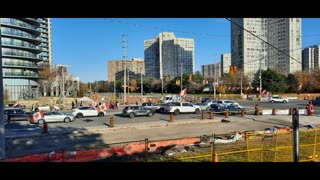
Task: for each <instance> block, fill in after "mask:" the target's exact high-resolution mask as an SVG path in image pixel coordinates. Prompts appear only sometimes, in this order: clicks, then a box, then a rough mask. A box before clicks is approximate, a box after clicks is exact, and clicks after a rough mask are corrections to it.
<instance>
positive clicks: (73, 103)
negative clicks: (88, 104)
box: [71, 101, 74, 109]
mask: <svg viewBox="0 0 320 180" xmlns="http://www.w3.org/2000/svg"><path fill="white" fill-rule="evenodd" d="M71 105H72V109H74V102H73V101H72V103H71Z"/></svg>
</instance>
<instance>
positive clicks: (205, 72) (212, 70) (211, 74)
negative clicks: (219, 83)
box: [201, 62, 221, 79]
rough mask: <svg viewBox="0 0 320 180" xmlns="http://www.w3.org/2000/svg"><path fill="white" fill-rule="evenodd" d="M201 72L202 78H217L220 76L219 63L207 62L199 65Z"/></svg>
mask: <svg viewBox="0 0 320 180" xmlns="http://www.w3.org/2000/svg"><path fill="white" fill-rule="evenodd" d="M201 73H202V76H203V78H205V79H207V78H213V79H218V78H220V77H221V63H220V62H219V63H216V64H208V65H202V66H201Z"/></svg>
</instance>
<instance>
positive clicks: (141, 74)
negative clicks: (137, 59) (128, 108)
mask: <svg viewBox="0 0 320 180" xmlns="http://www.w3.org/2000/svg"><path fill="white" fill-rule="evenodd" d="M140 74H141V101H143V75H142V67H140Z"/></svg>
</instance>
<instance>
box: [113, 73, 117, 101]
mask: <svg viewBox="0 0 320 180" xmlns="http://www.w3.org/2000/svg"><path fill="white" fill-rule="evenodd" d="M113 98H116V73H114V79H113Z"/></svg>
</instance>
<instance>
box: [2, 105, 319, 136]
mask: <svg viewBox="0 0 320 180" xmlns="http://www.w3.org/2000/svg"><path fill="white" fill-rule="evenodd" d="M236 102H238V103H239V104H240V105H241V106H243V107H244V108H245V109H246V110H247V111H248V112H247V114H252V113H253V110H254V106H255V105H256V104H259V106H260V108H261V109H272V108H276V109H289V108H299V109H304V108H305V106H306V104H307V103H308V101H307V100H292V101H290V102H289V103H270V102H257V101H247V100H238V101H236ZM121 110H122V109H118V110H108V114H107V115H106V116H104V117H84V118H76V120H75V121H74V122H71V123H63V122H61V123H49V124H48V127H49V129H50V130H51V131H52V130H62V129H63V130H65V131H72V130H75V129H84V128H87V127H106V126H109V124H110V117H112V116H113V117H114V119H115V121H114V122H115V125H117V124H132V123H144V122H150V123H151V122H157V121H164V122H169V119H170V117H169V114H167V113H166V114H161V113H156V114H155V115H154V116H152V117H146V116H140V117H134V118H128V117H122V115H121ZM314 110H315V112H314V114H320V107H318V106H316V107H314ZM206 116H209V113H208V112H207V113H206ZM214 116H215V117H223V116H224V115H223V114H215V115H214ZM185 119H195V120H196V119H201V114H179V115H177V116H175V117H174V121H179V120H185ZM5 130H6V136H10V137H12V136H14V135H17V136H18V135H19V134H20V135H22V134H23V135H28V134H32V133H33V132H40V131H42V130H43V127H42V126H40V125H37V124H30V123H29V122H26V121H16V122H11V123H9V124H5Z"/></svg>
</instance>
